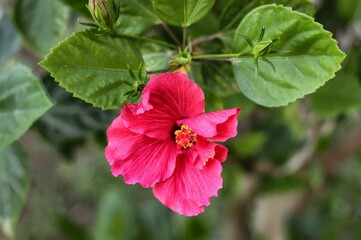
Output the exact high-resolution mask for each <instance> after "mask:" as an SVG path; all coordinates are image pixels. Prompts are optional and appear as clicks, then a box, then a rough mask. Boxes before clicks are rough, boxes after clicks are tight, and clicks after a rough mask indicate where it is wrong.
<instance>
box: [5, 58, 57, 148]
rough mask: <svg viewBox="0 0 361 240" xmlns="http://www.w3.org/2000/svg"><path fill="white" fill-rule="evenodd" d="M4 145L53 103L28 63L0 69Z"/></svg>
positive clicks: (11, 140) (25, 128) (17, 135)
mask: <svg viewBox="0 0 361 240" xmlns="http://www.w3.org/2000/svg"><path fill="white" fill-rule="evenodd" d="M0 89H1V92H0V119H1V121H0V148H2V147H4V146H6V145H9V144H10V143H12V142H13V141H15V140H16V139H18V138H19V137H20V136H21V135H22V134H23V133H25V132H26V131H27V130H28V128H29V127H30V126H31V125H32V124H33V122H34V121H35V120H36V119H37V118H39V117H40V116H41V115H43V114H44V112H46V111H47V110H48V109H49V108H50V107H51V106H52V103H51V101H50V100H49V98H48V97H47V96H46V94H45V93H44V90H43V88H42V86H41V84H40V82H39V80H38V79H37V78H36V77H35V76H34V75H33V74H32V73H31V71H30V69H28V68H26V67H25V66H21V65H18V66H15V67H13V68H11V69H10V70H7V71H2V72H0Z"/></svg>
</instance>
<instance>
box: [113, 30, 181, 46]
mask: <svg viewBox="0 0 361 240" xmlns="http://www.w3.org/2000/svg"><path fill="white" fill-rule="evenodd" d="M116 36H117V37H125V38H133V39H138V40H141V41H146V42H153V43H156V44H159V45H161V46H164V47H169V48H174V49H177V48H178V47H177V46H176V45H174V44H171V43H168V42H164V41H162V40H159V39H155V38H150V37H143V36H138V35H132V34H125V33H116Z"/></svg>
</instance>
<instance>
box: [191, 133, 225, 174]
mask: <svg viewBox="0 0 361 240" xmlns="http://www.w3.org/2000/svg"><path fill="white" fill-rule="evenodd" d="M227 153H228V149H227V148H226V147H224V146H222V145H219V144H217V143H214V142H211V141H208V140H207V139H205V138H203V137H198V138H197V143H196V144H195V145H194V147H193V148H192V149H190V151H188V153H187V154H189V157H190V159H193V161H194V165H195V166H196V167H198V168H200V169H201V168H203V167H204V166H205V165H206V164H207V162H208V161H210V160H211V159H216V160H218V161H220V162H221V163H222V162H224V161H225V160H226V158H227Z"/></svg>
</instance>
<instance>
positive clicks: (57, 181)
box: [0, 0, 361, 240]
mask: <svg viewBox="0 0 361 240" xmlns="http://www.w3.org/2000/svg"><path fill="white" fill-rule="evenodd" d="M47 1H50V0H45V1H44V0H39V2H38V3H39V5H40V4H45V3H46V2H47ZM51 1H55V0H51ZM15 2H16V1H12V0H1V2H0V67H1V68H6V67H8V66H11V65H12V64H14V63H16V62H20V63H23V64H25V65H27V66H29V67H30V68H31V69H32V70H33V72H34V73H35V74H36V75H37V76H39V77H40V78H41V79H42V82H43V85H44V87H45V88H46V90H47V92H48V93H49V95H50V96H51V98H52V99H54V101H55V102H56V104H55V105H54V106H53V107H52V108H51V109H50V110H49V111H48V112H47V113H46V114H45V115H44V116H42V117H41V118H40V119H39V120H38V121H37V122H36V123H35V124H34V125H33V126H32V128H31V129H30V130H29V131H28V132H27V133H26V134H25V135H24V136H23V137H22V138H21V139H20V140H19V142H18V143H17V144H16V145H14V146H13V147H12V148H11V149H10V150H9V152H7V153H4V152H3V153H2V154H1V156H2V157H9V158H10V157H11V158H14V159H17V158H18V159H23V155H26V159H27V160H26V161H20V160H19V162H22V164H23V165H22V166H21V167H22V168H23V170H24V171H25V172H26V173H25V174H24V176H25V177H24V178H25V180H26V181H27V183H26V184H25V185H27V187H26V188H28V193H27V194H26V197H25V198H24V206H23V208H21V205H22V204H19V207H18V209H19V210H18V212H17V213H16V214H15V215H18V216H19V220H18V223H17V225H16V231H15V236H14V239H18V240H28V239H29V240H30V239H31V240H42V239H52V240H63V239H70V240H88V239H94V240H113V239H114V240H119V239H126V240H127V239H130V240H131V239H139V240H143V239H144V240H146V239H157V240H161V239H175V240H178V239H179V240H181V239H187V240H188V239H191V240H193V239H194V240H203V239H204V240H206V239H214V240H218V239H222V240H238V239H255V240H262V239H272V240H273V239H274V240H282V239H325V240H326V239H327V240H333V239H335V240H336V239H345V240H351V239H355V240H356V239H361V228H360V226H361V210H360V208H359V205H360V203H361V191H360V189H361V97H360V96H361V86H360V83H361V70H360V69H361V68H360V67H361V66H360V64H361V61H360V57H361V48H360V39H361V1H360V0H337V1H336V0H324V1H317V2H316V8H311V10H310V9H309V7H310V6H309V5H308V4H305V1H283V2H284V3H285V4H286V5H287V4H288V5H291V6H293V7H295V8H298V9H301V10H302V9H303V7H304V8H305V9H306V10H305V11H308V12H310V11H311V12H312V11H314V13H315V18H316V20H317V21H318V22H320V23H322V24H323V25H324V28H325V29H327V30H329V31H331V32H332V33H333V34H334V35H333V36H334V38H336V39H337V40H338V41H339V45H340V48H341V49H342V50H343V51H344V52H346V53H347V54H348V57H347V58H346V60H345V62H344V63H343V69H342V70H341V71H340V72H339V73H338V74H337V76H336V77H335V78H334V79H332V80H330V82H328V83H327V84H326V85H325V86H324V87H321V88H320V89H319V90H317V91H316V93H314V94H311V95H309V96H307V97H306V98H305V99H302V100H298V101H297V102H295V103H293V104H291V105H289V106H287V107H281V108H277V109H276V108H272V109H267V108H263V107H260V106H256V105H255V104H254V103H252V102H251V101H250V100H248V99H246V98H245V97H244V96H243V95H241V93H239V92H238V91H234V89H232V88H230V87H229V85H232V83H230V82H232V79H229V77H227V76H229V75H227V73H228V72H230V71H232V70H231V67H230V66H223V65H222V67H218V66H217V65H215V64H214V63H207V64H208V65H199V64H194V65H193V66H192V68H193V69H195V72H196V73H195V75H196V76H197V72H198V74H199V72H202V75H203V77H204V79H203V78H202V79H198V81H199V84H200V85H201V86H202V87H203V90H204V91H205V93H206V96H207V99H206V100H207V108H208V109H209V110H214V109H220V108H229V107H241V108H242V112H241V114H240V117H239V134H238V137H237V138H234V139H232V140H230V141H229V142H227V143H226V145H227V147H228V148H229V156H228V159H227V161H226V162H225V163H224V164H223V169H224V170H223V173H222V176H223V179H224V183H223V189H221V190H220V191H219V197H217V198H213V199H212V201H211V205H210V206H209V207H207V208H206V211H205V213H203V214H201V215H199V216H197V217H190V218H189V217H183V216H181V215H178V214H176V213H174V212H171V211H170V210H168V209H167V208H166V207H164V206H163V205H162V204H161V203H159V202H158V200H156V199H155V198H154V197H153V195H152V191H151V189H142V188H141V187H139V186H138V185H135V186H133V185H126V184H124V182H123V181H122V179H121V178H119V179H116V178H114V177H113V176H112V175H111V173H110V167H109V165H108V163H107V161H106V160H105V157H104V153H103V152H104V148H105V146H106V136H105V132H106V129H107V127H108V126H109V124H110V122H111V121H112V119H114V118H115V117H116V116H117V115H118V111H101V110H100V109H96V108H93V107H92V106H90V105H89V104H86V103H84V102H83V101H81V100H79V99H76V98H73V97H72V95H71V94H69V93H66V92H65V91H64V90H63V89H62V88H60V87H59V86H58V85H57V84H56V83H55V81H54V80H53V79H52V78H51V77H49V76H48V74H47V73H46V72H45V71H44V70H43V69H41V68H40V67H39V66H38V65H37V63H38V62H39V61H40V60H41V59H42V56H43V54H44V52H45V53H46V52H47V51H48V50H49V48H50V47H51V46H52V45H51V44H50V43H51V42H54V40H51V39H50V40H49V39H44V45H42V44H41V43H40V47H39V46H36V44H37V43H36V41H32V42H31V43H30V42H29V39H31V36H30V37H29V36H28V35H27V32H26V31H24V30H21V27H20V30H19V25H21V23H19V22H17V21H16V19H17V18H16V14H17V13H16V11H20V12H21V9H19V7H17V6H18V5H16V3H15ZM25 2H26V1H25ZM28 2H30V1H28ZM86 2H87V1H80V0H77V1H75V0H74V1H70V0H61V1H60V0H58V1H57V4H59V6H57V9H58V10H59V9H61V8H63V9H64V11H65V12H67V13H68V15H67V20H66V22H67V25H66V28H65V29H64V31H61V34H60V35H59V36H58V39H57V40H56V41H58V40H60V39H63V38H65V37H66V36H67V35H69V34H71V32H73V31H75V30H79V29H82V26H81V25H79V24H78V22H77V18H78V16H79V14H80V16H82V17H81V18H82V19H86V16H87V13H86V9H85V8H84V4H85V3H86ZM239 2H240V4H241V5H242V4H243V5H246V4H248V3H249V2H252V1H239ZM257 2H258V3H259V4H266V3H272V2H276V3H282V1H257ZM226 5H227V1H226V0H219V1H217V2H216V5H215V7H214V9H213V11H212V12H211V14H209V15H208V16H207V17H206V18H205V19H204V20H202V21H201V22H199V23H197V24H196V25H194V27H193V28H191V29H190V33H191V35H192V36H195V37H197V36H202V35H204V34H213V33H216V32H217V31H219V30H221V29H220V26H219V25H218V19H219V18H220V16H221V13H222V9H224V7H225V6H226ZM39 8H41V7H39ZM18 14H19V13H18ZM44 14H49V17H53V16H56V17H57V18H56V21H57V20H59V19H62V18H63V16H62V15H61V14H57V13H44ZM311 14H313V13H311ZM14 15H15V17H14ZM14 19H15V20H14ZM31 27H33V28H34V29H36V28H38V29H41V28H42V26H41V24H40V25H39V23H38V25H35V26H31ZM56 30H57V31H58V30H59V29H56ZM44 31H45V30H44ZM59 31H60V30H59ZM173 31H175V32H176V34H181V33H180V32H177V31H178V30H177V29H173ZM148 34H150V35H156V34H163V33H161V31H160V30H159V29H157V28H155V29H153V30H151V31H149V32H148ZM30 35H31V34H30ZM221 40H222V41H216V43H213V44H209V46H208V45H206V46H205V47H209V48H210V49H212V48H214V49H219V48H227V43H229V41H228V40H227V34H224V35H222V39H221ZM139 44H141V43H139ZM152 47H153V46H151V47H150V46H148V45H146V44H144V46H143V49H144V51H145V52H146V51H147V49H149V48H152ZM149 58H151V57H150V56H149ZM152 59H153V58H151V60H152ZM153 60H154V59H153ZM153 64H155V63H153ZM207 76H212V77H208V78H207ZM224 76H226V77H224ZM217 84H218V85H217ZM215 85H217V88H216V90H215V89H212V86H215ZM1 91H4V89H1ZM20 147H21V148H22V149H23V150H15V149H17V148H20ZM12 151H13V152H12ZM1 167H3V169H2V170H1V169H0V177H3V178H4V179H5V180H6V177H5V176H6V169H5V167H4V166H1V165H0V168H1ZM7 167H8V168H9V169H12V170H14V171H17V169H18V167H19V166H15V165H14V166H7ZM3 190H4V189H3ZM1 194H2V190H1V189H0V198H1V197H4V196H2V195H1ZM0 226H2V227H3V229H0V239H10V238H9V236H8V234H6V232H7V225H6V223H4V222H2V219H1V218H0ZM1 230H2V231H1ZM4 233H5V234H4Z"/></svg>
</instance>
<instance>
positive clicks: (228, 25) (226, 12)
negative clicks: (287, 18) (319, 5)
mask: <svg viewBox="0 0 361 240" xmlns="http://www.w3.org/2000/svg"><path fill="white" fill-rule="evenodd" d="M266 3H267V4H271V3H276V4H282V5H284V6H286V7H291V8H292V9H293V10H295V11H299V12H303V13H305V14H307V15H309V16H313V15H314V14H315V12H316V7H315V4H314V3H313V2H310V1H309V0H267V1H265V0H253V1H249V0H231V1H228V3H227V5H226V6H225V7H224V8H223V10H222V13H221V19H220V25H221V27H222V29H223V30H228V29H233V28H236V27H237V25H238V24H239V22H240V21H241V20H242V19H243V18H244V16H245V15H246V14H247V13H249V12H250V11H251V10H253V9H255V8H257V7H259V6H262V5H264V4H266Z"/></svg>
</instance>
